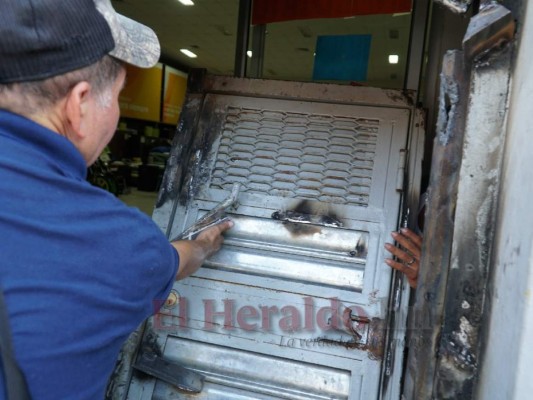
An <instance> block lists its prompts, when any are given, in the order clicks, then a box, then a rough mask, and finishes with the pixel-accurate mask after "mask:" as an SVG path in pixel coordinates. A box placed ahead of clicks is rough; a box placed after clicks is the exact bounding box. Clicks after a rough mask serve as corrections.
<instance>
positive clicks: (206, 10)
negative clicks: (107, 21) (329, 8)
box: [113, 0, 411, 88]
mask: <svg viewBox="0 0 533 400" xmlns="http://www.w3.org/2000/svg"><path fill="white" fill-rule="evenodd" d="M193 1H194V3H195V5H194V6H183V5H182V4H181V3H179V2H178V1H177V0H114V1H113V5H114V7H115V9H116V10H117V11H118V12H120V13H122V14H124V15H126V16H128V17H130V18H133V19H135V20H137V21H140V22H142V23H144V24H146V25H148V26H150V27H152V29H154V30H155V32H156V33H157V35H158V36H159V39H160V41H161V46H162V52H163V56H164V60H165V61H166V62H168V63H170V64H172V63H174V64H175V65H177V66H182V67H186V68H207V70H208V71H209V72H211V73H214V74H222V75H232V74H233V67H234V60H235V45H236V40H237V38H236V33H237V19H238V4H239V1H238V0H193ZM410 20H411V18H410V14H402V15H396V16H393V15H379V16H358V17H353V18H341V19H318V20H298V21H288V22H282V23H275V24H269V25H268V26H267V36H266V44H265V59H264V68H263V77H265V78H272V79H289V80H299V81H302V80H303V81H306V80H311V76H312V71H313V53H314V50H315V44H316V39H317V36H320V35H346V34H370V35H372V44H371V50H370V59H369V65H368V81H367V82H365V84H367V85H369V86H378V87H394V88H401V87H402V85H403V76H404V72H405V65H406V64H405V60H406V58H407V48H408V42H409V40H408V39H409V29H410ZM181 48H188V49H189V50H191V51H193V52H194V53H196V54H197V55H198V58H196V59H191V58H188V57H186V56H185V55H183V54H182V53H180V51H179V49H181ZM389 54H398V55H399V56H400V62H399V63H398V64H396V65H390V64H389V63H388V55H389Z"/></svg>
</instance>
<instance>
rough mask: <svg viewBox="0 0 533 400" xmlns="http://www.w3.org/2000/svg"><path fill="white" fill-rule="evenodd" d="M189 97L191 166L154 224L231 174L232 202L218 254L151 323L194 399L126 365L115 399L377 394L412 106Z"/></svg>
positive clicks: (226, 186)
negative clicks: (187, 378) (122, 391)
mask: <svg viewBox="0 0 533 400" xmlns="http://www.w3.org/2000/svg"><path fill="white" fill-rule="evenodd" d="M261 82H264V81H261ZM328 87H334V85H328ZM350 89H353V88H350ZM342 90H346V88H343V89H342ZM213 92H215V91H213ZM188 104H189V106H191V105H192V104H194V107H195V109H197V110H198V112H197V113H196V116H195V117H194V118H192V119H190V120H188V122H189V123H190V124H191V125H194V129H193V130H194V133H193V136H194V139H193V142H194V144H193V145H192V147H191V150H190V152H189V155H190V157H189V161H188V163H189V168H188V171H189V173H188V174H182V176H185V178H184V179H183V181H182V183H181V188H180V194H179V195H178V196H177V197H178V199H174V201H172V202H169V201H167V202H166V204H167V205H166V206H163V207H161V209H160V210H159V215H156V216H155V217H156V221H159V223H160V225H162V228H163V229H166V230H167V232H168V233H169V237H172V236H174V235H175V234H177V233H179V232H181V231H182V230H183V229H184V228H186V227H187V226H189V225H191V224H192V223H193V222H194V221H195V220H197V219H198V218H199V217H201V215H202V214H204V213H205V212H206V211H208V210H210V209H212V208H213V207H214V206H215V205H216V204H217V203H218V202H220V201H222V200H223V199H224V198H225V197H227V196H228V195H229V193H230V191H231V188H232V185H233V184H234V183H240V184H241V191H240V194H239V206H238V207H237V208H236V209H235V210H234V211H233V212H232V213H231V215H230V216H231V218H232V219H233V220H234V222H235V226H234V228H233V229H232V230H230V231H229V232H228V233H227V235H226V239H225V243H224V246H223V248H222V250H221V251H220V252H219V253H217V254H216V255H215V256H213V257H212V258H211V259H210V260H209V261H208V262H207V263H206V264H205V265H204V266H203V268H201V269H200V270H199V271H198V272H197V273H196V274H195V275H194V276H192V277H189V278H187V279H185V280H183V281H180V282H177V283H176V284H175V286H174V289H173V291H172V294H171V297H170V298H169V300H168V301H167V303H166V304H165V306H164V307H163V308H162V310H161V312H160V314H159V315H157V316H156V317H155V318H154V319H153V321H151V323H150V325H151V329H153V332H155V335H156V341H157V343H158V345H159V346H160V348H161V349H162V352H163V354H164V356H165V357H166V358H167V359H171V360H174V361H176V362H177V363H179V364H180V365H182V366H185V367H187V368H190V369H193V370H197V371H199V372H201V373H202V374H204V375H205V376H206V381H205V385H204V388H203V390H202V392H201V393H199V394H195V395H192V394H186V393H180V392H179V391H177V390H176V389H175V388H172V387H171V386H169V385H166V384H165V383H163V382H161V381H156V380H153V379H145V378H140V377H138V376H136V375H134V376H133V378H132V381H131V384H130V389H129V394H128V398H130V399H141V398H142V399H145V398H146V399H149V398H161V399H163V398H165V399H189V398H190V399H370V398H377V396H378V392H379V387H380V377H381V374H382V365H383V356H384V354H383V349H384V346H385V336H386V334H387V329H386V318H387V315H386V314H387V303H388V298H389V291H390V286H391V271H390V269H389V268H388V267H387V266H386V265H385V264H384V262H383V259H384V256H385V254H384V251H383V250H382V249H383V244H384V242H385V241H388V240H389V233H390V231H392V230H394V229H395V227H396V226H397V222H398V212H399V206H400V193H399V192H400V190H401V189H402V187H401V186H402V185H401V183H399V177H400V178H401V177H402V173H403V167H404V165H403V161H405V157H404V155H405V148H406V143H407V136H408V130H409V129H408V128H409V124H410V121H411V113H412V110H411V109H410V108H409V107H382V106H380V107H377V106H373V105H359V104H346V102H344V104H342V103H341V102H338V101H337V102H331V101H321V100H320V99H319V100H317V99H313V100H309V99H301V98H300V99H295V98H292V99H286V98H285V99H282V98H268V97H267V96H265V97H257V95H256V96H254V97H251V96H246V95H244V96H243V95H241V94H239V93H233V94H227V93H216V92H215V93H204V94H203V95H202V96H201V100H200V99H199V98H194V96H189V98H188ZM189 111H190V110H189ZM185 112H188V111H187V109H186V110H185ZM193 121H194V123H193ZM182 123H187V118H186V117H184V118H182ZM182 128H183V126H182ZM191 129H192V128H191ZM176 146H182V144H179V140H178V141H176V143H175V147H176ZM180 151H182V149H181V150H180ZM181 154H184V153H183V151H182V153H181ZM169 168H170V169H171V168H172V166H171V165H169V167H167V169H169ZM168 173H169V172H168V171H167V174H168ZM172 174H174V175H176V171H173V172H171V173H170V175H169V176H172ZM400 181H401V179H400ZM166 184H167V186H168V185H171V181H170V180H169V179H167V180H166ZM165 190H167V192H168V187H167V188H166V189H165V188H164V189H163V192H164V191H165ZM164 200H165V199H162V203H164ZM170 204H171V206H169V205H170ZM165 207H166V209H165ZM169 207H170V208H169Z"/></svg>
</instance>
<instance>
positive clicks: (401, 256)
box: [385, 228, 422, 288]
mask: <svg viewBox="0 0 533 400" xmlns="http://www.w3.org/2000/svg"><path fill="white" fill-rule="evenodd" d="M391 236H392V238H393V239H394V240H395V241H396V242H397V243H398V244H399V247H396V246H394V245H392V244H390V243H385V249H386V250H387V251H388V252H389V253H391V254H392V255H393V256H396V258H397V261H395V260H393V259H391V258H386V259H385V262H386V263H387V265H388V266H389V267H391V268H394V269H397V270H398V271H400V272H402V273H404V274H405V276H406V277H407V280H408V281H409V285H410V286H411V287H412V288H416V284H417V281H418V269H419V268H420V255H421V251H422V250H421V249H422V237H421V236H419V235H417V234H416V233H414V232H413V231H411V230H410V229H407V228H402V229H400V232H392V233H391Z"/></svg>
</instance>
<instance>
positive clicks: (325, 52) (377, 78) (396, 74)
mask: <svg viewBox="0 0 533 400" xmlns="http://www.w3.org/2000/svg"><path fill="white" fill-rule="evenodd" d="M410 24H411V14H410V13H402V14H389V15H366V16H356V17H349V18H333V19H314V20H296V21H287V22H277V23H271V24H268V25H267V26H266V36H265V51H264V59H263V73H262V77H263V78H268V79H282V80H293V81H318V82H335V83H342V84H352V85H363V86H373V87H382V88H402V86H403V81H404V75H405V70H406V60H407V52H408V46H409V32H410ZM389 56H395V57H389ZM391 61H393V62H391Z"/></svg>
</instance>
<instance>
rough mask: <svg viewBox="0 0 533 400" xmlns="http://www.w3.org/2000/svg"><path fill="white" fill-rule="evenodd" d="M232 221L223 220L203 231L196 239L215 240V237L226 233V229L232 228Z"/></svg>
mask: <svg viewBox="0 0 533 400" xmlns="http://www.w3.org/2000/svg"><path fill="white" fill-rule="evenodd" d="M233 225H234V224H233V221H232V220H229V219H228V220H225V221H223V222H221V223H219V224H216V225H214V226H212V227H210V228H207V229H206V230H205V231H203V232H201V233H200V234H199V235H198V238H197V239H200V240H202V239H207V240H215V239H216V238H217V237H219V236H220V235H222V234H223V233H224V232H226V231H227V230H228V229H231V228H232V227H233Z"/></svg>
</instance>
